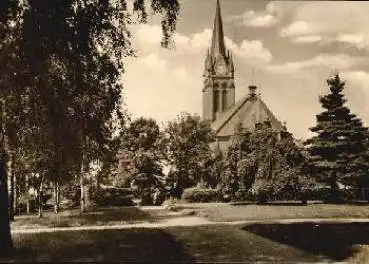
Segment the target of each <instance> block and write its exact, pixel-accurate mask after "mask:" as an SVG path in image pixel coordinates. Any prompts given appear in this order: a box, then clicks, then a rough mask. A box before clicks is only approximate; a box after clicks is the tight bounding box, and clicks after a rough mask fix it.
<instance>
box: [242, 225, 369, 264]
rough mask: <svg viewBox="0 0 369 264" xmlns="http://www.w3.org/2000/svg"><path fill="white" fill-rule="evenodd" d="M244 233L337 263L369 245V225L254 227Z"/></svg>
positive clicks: (248, 227) (247, 228)
mask: <svg viewBox="0 0 369 264" xmlns="http://www.w3.org/2000/svg"><path fill="white" fill-rule="evenodd" d="M243 229H244V230H246V231H248V232H252V233H254V234H257V235H259V236H262V237H265V238H268V239H271V240H274V241H277V242H279V243H282V244H286V245H290V246H293V247H296V248H299V249H302V250H304V251H306V252H310V253H312V254H314V255H325V256H328V257H330V258H332V259H334V260H337V261H342V260H344V259H347V258H349V257H351V256H352V255H353V254H354V253H356V252H355V250H354V248H353V245H355V244H369V223H347V224H341V223H340V224H338V223H337V224H336V223H334V224H333V223H324V224H316V223H296V224H254V225H248V226H246V227H244V228H243Z"/></svg>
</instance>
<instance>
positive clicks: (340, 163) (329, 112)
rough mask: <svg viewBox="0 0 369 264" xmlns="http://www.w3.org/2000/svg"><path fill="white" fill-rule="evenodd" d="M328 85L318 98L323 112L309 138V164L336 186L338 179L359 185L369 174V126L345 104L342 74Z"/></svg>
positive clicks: (329, 81)
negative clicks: (368, 155)
mask: <svg viewBox="0 0 369 264" xmlns="http://www.w3.org/2000/svg"><path fill="white" fill-rule="evenodd" d="M327 84H328V86H329V89H330V93H329V94H327V95H324V96H321V97H320V98H319V101H320V103H321V105H322V107H323V108H324V111H323V112H322V113H320V114H318V115H316V126H314V127H312V128H311V131H312V132H314V133H315V136H313V137H312V138H310V139H309V140H307V141H306V145H307V149H308V151H309V154H310V155H311V159H310V163H311V165H312V169H313V170H314V172H315V175H316V176H317V177H318V178H319V179H320V180H322V181H324V182H326V183H329V184H330V185H331V187H332V188H333V189H337V184H338V182H340V183H343V184H346V185H351V186H355V185H356V186H358V187H359V186H360V183H361V184H363V183H364V182H365V178H366V177H368V176H367V175H368V165H367V164H368V163H367V160H368V158H367V154H366V153H367V145H366V142H367V140H368V132H367V128H365V127H364V126H363V124H362V122H361V120H360V119H359V118H358V117H357V116H356V115H355V114H352V113H351V112H350V109H349V108H348V107H347V106H345V102H346V99H345V97H344V94H343V90H344V87H345V82H344V81H342V80H341V78H340V77H339V75H338V74H336V75H335V76H334V77H332V78H330V79H328V80H327ZM366 182H367V181H366Z"/></svg>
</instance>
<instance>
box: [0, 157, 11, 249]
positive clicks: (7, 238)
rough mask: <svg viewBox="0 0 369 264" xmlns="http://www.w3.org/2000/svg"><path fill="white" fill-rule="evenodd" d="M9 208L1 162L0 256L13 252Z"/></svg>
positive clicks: (4, 172)
mask: <svg viewBox="0 0 369 264" xmlns="http://www.w3.org/2000/svg"><path fill="white" fill-rule="evenodd" d="M8 207H9V201H8V188H7V179H6V171H5V164H4V162H3V161H0V232H1V240H0V255H4V254H7V253H9V252H11V251H12V250H13V242H12V237H11V234H10V223H9V210H8Z"/></svg>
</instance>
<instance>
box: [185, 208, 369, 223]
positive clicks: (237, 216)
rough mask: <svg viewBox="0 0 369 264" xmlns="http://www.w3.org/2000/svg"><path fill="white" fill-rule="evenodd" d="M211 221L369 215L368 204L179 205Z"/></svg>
mask: <svg viewBox="0 0 369 264" xmlns="http://www.w3.org/2000/svg"><path fill="white" fill-rule="evenodd" d="M181 206H182V208H193V209H194V210H196V212H197V215H199V216H203V217H206V218H207V219H208V220H211V221H216V222H218V221H220V222H222V221H225V222H228V221H240V220H271V219H298V218H300V219H301V218H369V205H345V204H344V205H333V204H310V205H307V206H301V205H297V204H296V205H255V204H249V205H230V204H214V205H213V204H208V205H201V206H200V205H181Z"/></svg>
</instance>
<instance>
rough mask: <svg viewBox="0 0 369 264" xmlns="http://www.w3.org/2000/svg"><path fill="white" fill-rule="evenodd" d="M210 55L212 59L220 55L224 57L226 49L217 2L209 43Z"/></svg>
mask: <svg viewBox="0 0 369 264" xmlns="http://www.w3.org/2000/svg"><path fill="white" fill-rule="evenodd" d="M210 55H211V57H212V58H215V57H218V56H219V55H222V56H223V57H225V56H226V49H225V45H224V32H223V22H222V14H221V12H220V3H219V0H217V7H216V12H215V19H214V28H213V38H212V41H211V50H210Z"/></svg>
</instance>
